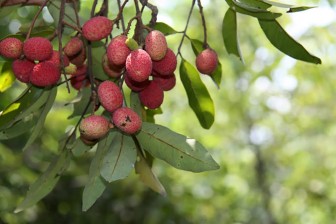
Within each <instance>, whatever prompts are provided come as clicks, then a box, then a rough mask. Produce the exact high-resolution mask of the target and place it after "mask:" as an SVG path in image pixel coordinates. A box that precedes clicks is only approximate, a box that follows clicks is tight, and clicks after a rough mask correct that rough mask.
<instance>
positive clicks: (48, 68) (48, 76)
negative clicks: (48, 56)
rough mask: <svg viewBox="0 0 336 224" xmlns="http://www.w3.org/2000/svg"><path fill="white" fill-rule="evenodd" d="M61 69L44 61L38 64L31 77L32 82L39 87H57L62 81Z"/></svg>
mask: <svg viewBox="0 0 336 224" xmlns="http://www.w3.org/2000/svg"><path fill="white" fill-rule="evenodd" d="M60 77H61V73H60V71H59V68H58V67H56V66H55V65H54V64H53V63H51V62H49V61H42V62H40V63H38V64H36V65H35V66H34V68H33V72H32V74H31V76H30V82H31V83H32V84H33V85H35V86H39V87H46V86H51V85H55V84H56V83H57V81H58V80H59V79H60Z"/></svg>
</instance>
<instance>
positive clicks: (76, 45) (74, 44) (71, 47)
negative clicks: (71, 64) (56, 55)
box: [63, 37, 83, 57]
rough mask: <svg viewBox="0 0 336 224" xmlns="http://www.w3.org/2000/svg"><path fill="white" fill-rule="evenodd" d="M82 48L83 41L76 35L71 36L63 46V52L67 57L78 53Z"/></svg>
mask: <svg viewBox="0 0 336 224" xmlns="http://www.w3.org/2000/svg"><path fill="white" fill-rule="evenodd" d="M82 49H83V41H82V40H81V39H79V38H78V37H74V38H72V39H71V40H70V41H69V42H68V43H67V44H66V45H65V46H64V49H63V51H64V54H66V55H67V56H69V57H72V56H74V55H76V54H78V53H79V52H80V51H81V50H82Z"/></svg>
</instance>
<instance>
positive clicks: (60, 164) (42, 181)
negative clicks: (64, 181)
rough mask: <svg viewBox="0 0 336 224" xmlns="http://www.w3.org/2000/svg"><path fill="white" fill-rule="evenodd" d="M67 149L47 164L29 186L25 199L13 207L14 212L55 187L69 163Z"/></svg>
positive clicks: (42, 196)
mask: <svg viewBox="0 0 336 224" xmlns="http://www.w3.org/2000/svg"><path fill="white" fill-rule="evenodd" d="M70 158H71V157H70V153H69V151H67V150H65V151H63V152H62V153H61V154H60V155H59V156H58V157H57V158H55V159H54V160H53V161H52V162H51V163H50V165H49V167H48V169H47V170H46V171H45V172H44V173H43V174H42V175H41V176H40V177H39V178H38V179H37V180H36V181H35V182H34V183H33V184H32V185H31V186H30V188H29V190H28V192H27V195H26V197H25V199H24V200H23V201H22V202H21V203H20V204H19V206H18V207H17V208H16V209H15V211H14V212H15V213H18V212H21V211H23V210H25V209H27V208H29V207H31V206H33V205H34V204H36V203H37V202H38V201H40V200H41V199H42V198H44V197H45V196H46V195H47V194H49V193H50V192H51V191H52V189H53V188H54V187H55V185H56V183H57V182H58V180H59V178H60V176H61V175H62V173H63V172H64V171H65V170H66V169H67V167H68V166H69V163H70Z"/></svg>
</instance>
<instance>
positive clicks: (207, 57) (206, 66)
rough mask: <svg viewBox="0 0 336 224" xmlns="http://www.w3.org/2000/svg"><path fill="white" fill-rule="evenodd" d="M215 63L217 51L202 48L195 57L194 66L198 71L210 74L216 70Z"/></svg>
mask: <svg viewBox="0 0 336 224" xmlns="http://www.w3.org/2000/svg"><path fill="white" fill-rule="evenodd" d="M217 65H218V56H217V53H216V52H215V51H214V50H212V49H210V48H207V49H205V50H203V51H202V52H201V53H199V55H197V57H196V67H197V70H198V71H199V72H200V73H203V74H207V75H210V74H211V73H213V72H214V71H215V70H216V68H217Z"/></svg>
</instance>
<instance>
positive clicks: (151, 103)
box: [139, 81, 164, 109]
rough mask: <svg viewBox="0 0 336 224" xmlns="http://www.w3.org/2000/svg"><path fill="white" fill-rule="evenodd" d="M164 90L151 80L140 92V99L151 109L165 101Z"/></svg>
mask: <svg viewBox="0 0 336 224" xmlns="http://www.w3.org/2000/svg"><path fill="white" fill-rule="evenodd" d="M163 98H164V94H163V90H162V89H161V87H160V86H159V85H158V84H157V83H156V82H153V81H151V82H150V84H149V85H148V86H147V87H146V88H144V89H143V90H142V91H141V92H139V99H140V101H141V103H142V105H144V106H146V107H148V108H149V109H156V108H159V107H160V106H161V104H162V103H163Z"/></svg>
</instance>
